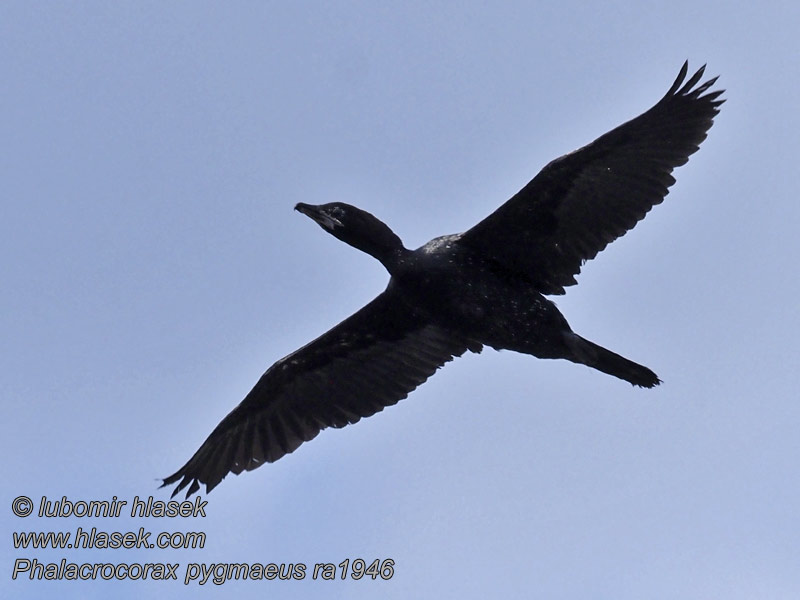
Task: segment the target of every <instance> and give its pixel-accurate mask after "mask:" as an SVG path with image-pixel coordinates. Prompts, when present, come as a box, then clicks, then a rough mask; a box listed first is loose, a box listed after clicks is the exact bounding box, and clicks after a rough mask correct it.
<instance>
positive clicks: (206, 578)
mask: <svg viewBox="0 0 800 600" xmlns="http://www.w3.org/2000/svg"><path fill="white" fill-rule="evenodd" d="M35 504H36V503H35V502H34V501H33V500H31V499H30V498H28V497H27V496H18V497H17V498H15V499H14V501H13V503H12V511H13V513H14V514H15V515H16V516H18V517H28V516H31V515H34V514H35V516H38V517H40V518H47V519H52V518H64V517H78V518H81V517H91V518H116V517H120V516H121V515H122V511H123V509H124V508H125V507H126V506H127V505H128V502H127V501H126V500H119V499H118V498H117V497H116V496H114V497H113V498H112V499H111V500H78V501H71V500H69V499H67V497H66V496H64V497H62V498H61V499H59V500H50V499H48V498H47V497H46V496H43V497H42V498H41V501H40V502H39V506H38V511H36V513H34V511H35V510H36V506H35ZM207 504H208V502H207V501H204V500H201V498H200V497H199V496H198V497H196V498H195V499H194V500H185V501H183V502H178V501H175V500H170V501H168V502H164V501H161V500H154V499H153V497H152V496H150V497H149V498H146V499H140V498H139V497H138V496H137V497H135V498H134V499H133V501H132V502H131V507H130V516H131V517H132V518H148V517H151V518H152V517H155V518H177V517H182V518H189V517H205V516H206V513H205V509H206V505H207ZM127 512H128V511H126V513H127ZM12 538H13V544H14V548H15V549H16V550H23V551H24V550H27V551H30V550H38V549H56V550H69V549H86V548H92V549H105V550H117V549H120V548H124V549H137V548H138V549H145V550H150V549H154V548H161V549H188V548H194V549H197V548H204V547H205V544H206V534H205V533H204V532H202V531H162V532H160V533H153V532H151V531H148V530H146V529H145V528H144V527H140V528H139V529H138V531H127V532H122V531H101V530H98V529H97V527H86V528H83V527H78V528H77V529H76V530H75V531H70V532H64V531H62V532H55V531H17V532H14V533H13V536H12ZM394 564H395V562H394V560H393V559H391V558H386V559H375V560H372V561H370V562H368V561H366V560H364V559H362V558H356V559H349V558H347V559H345V560H343V561H341V562H339V563H338V564H337V563H325V562H322V563H316V564H313V565H306V564H304V563H280V564H277V563H188V564H186V566H185V567H184V569H183V570H182V571H181V573H180V576H181V578H182V579H183V583H184V584H185V585H189V584H190V583H197V584H199V585H205V584H206V583H209V582H210V583H213V584H216V585H222V584H223V583H225V582H226V581H230V580H246V579H250V580H274V579H280V580H289V579H291V580H297V581H299V580H302V579H306V578H307V577H309V578H311V579H313V580H323V581H331V580H335V579H348V578H349V579H365V578H366V579H373V580H375V579H378V578H380V579H382V580H388V579H391V578H392V577H393V576H394ZM180 566H181V565H180V563H169V562H167V563H126V562H119V563H117V562H98V563H76V562H72V561H69V560H68V559H67V558H62V559H60V560H59V561H58V562H42V561H39V560H38V559H37V558H35V557H30V556H26V557H21V558H17V559H16V560H15V561H14V569H13V571H12V574H11V578H12V579H14V580H17V579H29V580H43V579H44V580H67V581H85V580H93V579H104V580H112V579H113V580H134V581H140V580H154V581H169V580H174V581H179V569H180Z"/></svg>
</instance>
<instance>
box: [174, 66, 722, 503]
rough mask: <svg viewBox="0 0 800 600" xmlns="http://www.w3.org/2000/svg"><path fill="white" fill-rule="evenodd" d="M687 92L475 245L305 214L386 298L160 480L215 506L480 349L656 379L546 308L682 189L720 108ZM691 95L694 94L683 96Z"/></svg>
mask: <svg viewBox="0 0 800 600" xmlns="http://www.w3.org/2000/svg"><path fill="white" fill-rule="evenodd" d="M704 69H705V67H703V68H701V69H700V70H698V71H697V72H696V73H695V74H694V75H693V76H692V77H691V78H689V80H688V81H685V80H686V75H687V71H688V62H687V63H684V65H683V67H682V68H681V71H680V73H679V75H678V77H677V79H676V80H675V82H674V83H673V84H672V86H671V87H670V88H669V91H668V92H667V93H666V95H665V96H664V97H663V98H662V99H661V100H660V101H659V102H658V103H657V104H656V105H655V106H653V107H652V108H651V109H650V110H648V111H647V112H645V113H643V114H641V115H639V116H638V117H636V118H635V119H633V120H631V121H628V122H627V123H625V124H623V125H620V126H619V127H617V128H616V129H613V130H612V131H610V132H608V133H606V134H605V135H603V136H601V137H599V138H598V139H596V140H595V141H594V142H592V143H590V144H588V145H587V146H584V147H583V148H580V149H579V150H576V151H574V152H571V153H570V154H567V155H565V156H562V157H561V158H557V159H556V160H554V161H552V162H551V163H549V164H548V165H547V166H545V167H544V168H543V169H542V170H541V172H540V173H539V174H538V175H537V176H536V177H535V178H534V179H533V180H532V181H530V182H529V183H528V184H527V185H526V186H525V187H523V188H522V189H521V190H520V191H519V192H518V193H517V194H516V195H514V196H513V197H512V198H511V199H510V200H509V201H508V202H506V203H505V204H503V205H502V206H500V208H498V209H497V210H496V211H494V212H493V213H492V214H491V215H489V216H488V217H486V218H485V219H484V220H483V221H481V222H480V223H478V224H477V225H475V226H474V227H472V229H470V230H468V231H466V232H465V233H460V234H455V235H446V236H442V237H438V238H435V239H433V240H431V241H430V242H428V243H427V244H425V245H424V246H422V247H420V248H418V249H416V250H408V249H407V248H405V247H404V246H403V243H402V242H401V240H400V238H399V237H398V236H397V235H396V234H395V233H394V232H393V231H392V230H391V229H390V228H389V227H388V226H387V225H386V224H384V223H383V222H381V221H380V220H378V219H377V218H376V217H374V216H373V215H371V214H370V213H368V212H366V211H363V210H361V209H358V208H356V207H355V206H351V205H349V204H345V203H343V202H333V203H330V204H322V205H318V206H317V205H310V204H303V203H300V204H298V205H297V206H296V207H295V209H296V210H298V211H299V212H301V213H302V214H304V215H306V216H308V217H310V218H311V219H312V220H314V221H316V222H317V223H318V224H319V225H320V226H321V227H322V229H324V230H325V231H326V232H327V233H330V234H331V235H333V236H334V237H336V238H338V239H340V240H341V241H343V242H345V243H347V244H349V245H351V246H353V247H355V248H358V249H359V250H361V251H363V252H366V253H367V254H369V255H371V256H373V257H375V258H376V259H378V260H379V261H380V262H381V264H383V266H384V267H386V270H387V271H388V272H389V274H390V276H391V278H390V280H389V284H388V286H387V288H386V289H385V290H384V291H383V292H382V293H381V294H379V295H378V296H377V297H376V298H375V299H374V300H372V301H371V302H370V303H369V304H367V305H366V306H364V307H363V308H362V309H361V310H359V311H358V312H356V313H355V314H353V315H352V316H350V317H349V318H347V319H345V320H344V321H342V322H341V323H339V324H338V325H337V326H335V327H334V328H333V329H331V330H330V331H328V332H327V333H325V334H323V335H322V336H320V337H319V338H317V339H316V340H314V341H312V342H310V343H309V344H306V345H305V346H303V347H302V348H300V349H299V350H297V351H295V352H293V353H292V354H289V355H288V356H286V357H285V358H282V359H280V360H279V361H278V362H276V363H275V364H274V365H272V366H271V367H270V368H269V369H268V370H267V371H266V373H264V374H263V375H262V377H261V379H259V380H258V382H257V383H256V385H255V387H253V389H252V390H251V391H250V393H249V394H247V396H246V397H245V398H244V400H242V402H241V403H240V404H239V405H238V406H237V407H236V408H234V409H233V410H232V411H231V412H230V413H229V414H228V416H226V417H225V418H224V419H223V420H222V421H221V422H220V424H219V425H217V427H216V428H215V429H214V431H212V432H211V435H209V436H208V438H207V439H206V441H205V442H203V444H202V445H201V446H200V448H199V449H198V450H197V452H195V453H194V455H193V456H192V457H191V458H190V459H189V461H188V462H187V463H186V464H185V465H184V466H183V467H181V468H180V469H179V470H178V471H176V472H175V473H174V474H172V475H170V476H169V477H167V478H165V479H164V480H163V484H162V487H164V486H167V485H171V484H174V483H177V486H176V487H175V490H174V491H173V493H172V496H173V497H174V496H175V495H176V494H177V493H178V492H180V491H181V490H183V489H184V488H186V487H187V486H188V488H189V489H188V490H187V492H186V496H187V497H188V496H189V495H191V494H193V493H195V492H197V491H198V490H199V489H200V484H205V486H206V491H207V492H210V491H211V490H212V489H213V488H214V487H216V486H217V484H219V482H220V481H222V479H223V478H224V477H225V476H226V475H227V474H228V473H231V472H232V473H235V474H237V475H238V474H239V473H241V472H242V471H251V470H253V469H255V468H257V467H260V466H261V465H262V464H264V463H268V462H274V461H276V460H278V459H279V458H281V457H282V456H284V455H286V454H288V453H290V452H293V451H294V450H296V449H297V448H298V446H300V444H302V443H303V442H307V441H309V440H311V439H313V438H314V437H316V436H317V434H318V433H319V432H320V431H322V430H323V429H325V428H327V427H337V428H339V427H344V426H345V425H349V424H352V423H356V422H357V421H359V420H360V419H362V418H364V417H369V416H371V415H373V414H375V413H377V412H379V411H381V410H383V409H384V408H385V407H387V406H391V405H393V404H396V403H397V402H398V401H399V400H402V399H403V398H405V397H406V396H407V395H408V394H409V393H410V392H411V391H413V390H414V389H415V388H416V387H417V386H419V385H421V384H422V383H423V382H425V380H427V379H428V377H430V376H431V375H433V374H434V373H435V372H436V370H437V369H438V368H439V367H441V366H442V365H444V364H445V363H447V362H448V361H450V360H452V359H453V358H455V357H458V356H461V355H462V354H464V353H465V352H466V351H467V350H470V351H471V352H480V351H481V350H482V349H483V347H484V346H489V347H491V348H494V349H496V350H502V349H505V350H514V351H516V352H522V353H525V354H531V355H533V356H536V357H538V358H564V359H567V360H569V361H572V362H574V363H579V364H583V365H587V366H589V367H592V368H594V369H597V370H598V371H602V372H603V373H607V374H609V375H613V376H614V377H618V378H619V379H622V380H624V381H627V382H629V383H631V384H633V385H635V386H640V387H644V388H652V387H654V386H656V385H658V384H659V383H660V380H659V379H658V377H657V376H656V374H655V373H653V371H651V370H650V369H648V368H647V367H644V366H642V365H639V364H637V363H635V362H633V361H630V360H628V359H627V358H623V357H622V356H620V355H618V354H615V353H614V352H611V351H609V350H606V349H605V348H602V347H601V346H598V345H597V344H595V343H593V342H590V341H588V340H585V339H584V338H582V337H581V336H579V335H578V334H576V333H574V332H573V331H572V330H571V329H570V327H569V325H568V324H567V321H566V319H565V318H564V317H563V316H562V315H561V313H560V312H559V311H558V309H557V308H556V306H555V304H554V303H553V302H551V301H550V300H548V299H547V298H545V296H548V295H553V294H563V293H564V288H565V287H567V286H570V285H574V284H575V283H577V282H576V280H575V275H577V274H578V273H579V272H580V270H581V266H582V265H583V264H584V263H585V262H586V261H588V260H590V259H592V258H594V257H595V256H596V255H597V253H598V252H600V251H601V250H603V248H605V247H606V246H607V245H608V244H610V243H611V242H613V241H614V240H615V239H617V238H618V237H620V236H622V235H624V234H625V233H626V232H627V231H628V230H630V229H632V228H633V227H634V226H635V225H636V223H638V222H639V221H640V220H641V219H643V218H644V216H645V214H647V212H648V211H649V210H650V209H651V208H652V207H653V206H654V205H656V204H659V203H660V202H661V201H662V200H663V199H664V197H665V196H666V195H667V193H668V189H669V187H670V186H671V185H672V184H673V183H674V182H675V179H674V178H673V177H672V175H671V173H672V170H673V169H674V168H675V167H678V166H680V165H683V164H684V163H686V162H687V160H688V159H689V155H691V154H692V153H694V152H695V151H697V149H698V146H699V144H700V143H701V142H702V141H703V140H704V139H705V138H706V134H707V132H708V130H709V128H710V127H711V125H712V123H713V120H714V116H715V115H716V114H717V113H718V112H719V107H720V105H721V104H722V103H723V102H724V100H722V99H720V98H719V97H720V95H721V94H722V90H719V91H709V89H710V88H711V86H712V85H713V84H714V83H715V81H716V77H715V78H713V79H710V80H708V81H706V82H705V83H702V84H700V85H698V83H699V82H700V80H701V78H702V76H703V71H704ZM684 81H685V83H684Z"/></svg>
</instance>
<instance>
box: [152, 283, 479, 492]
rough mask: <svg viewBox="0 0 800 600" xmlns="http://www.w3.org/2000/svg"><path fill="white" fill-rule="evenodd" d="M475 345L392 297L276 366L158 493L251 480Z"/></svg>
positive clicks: (370, 412) (393, 401) (405, 392)
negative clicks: (247, 475)
mask: <svg viewBox="0 0 800 600" xmlns="http://www.w3.org/2000/svg"><path fill="white" fill-rule="evenodd" d="M467 349H470V350H472V351H474V352H480V350H481V345H480V344H477V343H475V342H474V341H471V340H465V339H461V338H460V336H458V335H456V334H453V333H451V332H448V331H445V330H444V329H441V328H440V327H438V326H436V325H434V324H432V323H430V322H428V320H427V319H426V318H425V317H424V316H422V315H420V314H419V313H418V312H416V311H414V310H413V309H412V308H410V307H409V306H407V305H406V303H405V302H403V301H402V300H401V299H400V298H399V296H397V295H395V294H394V293H393V292H392V291H391V289H387V290H386V291H385V292H383V293H382V294H381V295H379V296H378V297H377V298H375V300H373V301H372V302H370V303H369V304H368V305H367V306H365V307H364V308H362V309H361V310H360V311H358V312H357V313H355V314H354V315H352V316H351V317H349V318H348V319H346V320H344V321H343V322H342V323H340V324H339V325H337V326H336V327H334V328H333V329H331V330H330V331H328V332H327V333H325V334H324V335H322V336H321V337H319V338H317V339H316V340H314V341H313V342H311V343H310V344H307V345H306V346H304V347H303V348H301V349H300V350H298V351H296V352H294V353H292V354H290V355H289V356H287V357H285V358H283V359H281V360H279V361H278V362H276V363H275V364H274V365H273V366H272V367H270V368H269V369H268V370H267V372H266V373H264V375H263V376H262V377H261V379H260V380H259V381H258V383H256V385H255V387H254V388H253V389H252V391H251V392H250V393H249V394H248V395H247V396H246V397H245V399H244V400H242V402H241V403H240V404H239V405H238V406H237V407H236V408H235V409H233V411H231V413H230V414H228V416H226V417H225V418H224V419H223V420H222V422H220V424H219V425H218V426H217V427H216V429H214V431H213V432H212V433H211V435H209V436H208V438H207V439H206V441H205V442H204V443H203V444H202V445H201V446H200V448H199V449H198V450H197V452H195V454H194V456H192V457H191V458H190V459H189V461H188V462H187V463H186V464H185V465H184V466H183V467H181V469H179V470H178V471H177V472H175V473H174V474H173V475H170V476H169V477H167V478H165V479H164V483H163V485H162V487H163V486H166V485H171V484H174V483H177V486H176V488H175V490H174V491H173V493H172V496H173V497H174V496H175V495H176V494H178V492H180V491H181V490H183V489H184V488H186V487H187V486H189V491H188V492H187V496H189V495H190V494H193V493H194V492H196V491H197V490H198V489H199V488H200V484H205V486H206V490H207V491H211V490H212V489H213V488H214V487H215V486H216V485H217V484H219V482H220V481H222V479H223V478H224V477H225V476H226V475H227V474H228V473H235V474H237V475H238V474H239V473H241V472H242V471H244V470H247V471H251V470H253V469H255V468H257V467H259V466H261V465H262V464H264V463H265V462H274V461H276V460H278V459H279V458H281V457H282V456H284V455H286V454H289V453H291V452H293V451H294V450H296V449H297V448H298V447H299V446H300V445H301V444H302V443H303V442H307V441H309V440H311V439H313V438H314V437H316V436H317V434H319V432H320V431H322V430H323V429H325V428H328V427H337V428H338V427H344V426H346V425H349V424H352V423H356V422H357V421H359V420H360V419H362V418H364V417H369V416H371V415H373V414H375V413H377V412H379V411H381V410H383V409H384V408H385V407H387V406H390V405H393V404H396V403H397V402H398V401H400V400H401V399H403V398H405V397H406V396H407V395H408V394H409V393H410V392H411V391H412V390H414V389H415V388H416V387H417V386H419V385H420V384H422V383H423V382H424V381H425V380H426V379H428V377H430V376H431V375H433V373H435V372H436V370H437V369H438V368H439V367H441V366H442V365H443V364H444V363H446V362H448V361H449V360H452V358H453V357H456V356H460V355H461V354H463V353H464V352H465V351H466V350H467Z"/></svg>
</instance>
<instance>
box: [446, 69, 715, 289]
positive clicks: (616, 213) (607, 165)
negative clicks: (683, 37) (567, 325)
mask: <svg viewBox="0 0 800 600" xmlns="http://www.w3.org/2000/svg"><path fill="white" fill-rule="evenodd" d="M704 70H705V67H702V68H701V69H699V70H698V71H697V72H696V73H695V74H694V75H692V76H691V78H689V80H688V81H686V82H685V83H684V80H685V79H686V74H687V72H688V63H684V65H683V67H682V68H681V71H680V73H679V75H678V77H677V78H676V79H675V82H674V83H673V84H672V86H671V87H670V89H669V91H668V92H667V93H666V95H665V96H664V97H663V98H662V99H661V100H660V101H659V102H658V103H657V104H656V105H655V106H653V107H652V108H651V109H650V110H648V111H647V112H645V113H643V114H642V115H639V116H638V117H636V118H635V119H633V120H631V121H628V122H627V123H625V124H623V125H620V126H619V127H617V128H616V129H613V130H612V131H610V132H608V133H606V134H605V135H603V136H601V137H599V138H598V139H597V140H595V141H594V142H592V143H591V144H589V145H587V146H584V147H583V148H580V149H579V150H576V151H574V152H571V153H570V154H567V155H565V156H562V157H561V158H558V159H556V160H554V161H552V162H551V163H549V164H548V165H547V166H546V167H545V168H544V169H542V171H541V172H540V173H539V174H538V175H537V176H536V177H535V178H534V179H533V180H532V181H531V182H530V183H528V185H526V186H525V187H524V188H522V190H520V191H519V192H518V193H517V194H516V195H515V196H514V197H512V198H511V199H510V200H509V201H508V202H506V203H505V204H503V205H502V206H501V207H500V208H498V209H497V210H496V211H495V212H494V213H492V214H491V215H489V216H488V217H487V218H486V219H484V220H483V221H481V222H480V223H478V224H477V225H475V226H474V227H473V228H472V229H470V230H469V231H467V232H466V233H464V234H463V235H462V236H461V237H460V239H459V243H461V244H465V245H467V246H469V247H471V248H472V249H473V250H477V251H479V252H480V253H482V254H483V255H485V256H487V257H489V258H491V259H493V260H494V261H495V262H497V263H500V264H501V265H502V266H503V267H504V268H506V269H508V270H511V271H513V272H516V273H520V274H522V275H524V276H526V277H528V278H529V279H530V280H531V281H532V282H533V284H534V285H535V286H536V289H537V290H539V291H540V292H541V293H543V294H563V293H564V287H565V286H570V285H573V284H575V283H576V280H575V275H577V274H578V273H580V270H581V266H582V265H583V264H584V263H585V262H586V261H588V260H591V259H592V258H594V257H595V256H597V254H598V253H599V252H600V251H602V250H603V249H604V248H605V247H606V246H607V245H608V244H610V243H611V242H613V241H614V240H615V239H617V238H618V237H620V236H622V235H624V234H625V233H626V232H627V231H629V230H631V229H632V228H633V227H634V226H635V225H636V223H638V222H639V221H640V220H642V219H643V218H644V216H645V215H646V214H647V213H648V211H650V209H651V208H652V207H653V206H655V205H656V204H659V203H661V202H662V201H663V199H664V197H665V196H666V195H667V193H668V191H669V187H670V186H671V185H672V184H673V183H675V178H674V177H673V176H672V175H671V173H672V170H673V169H674V168H676V167H678V166H681V165H683V164H685V163H686V162H687V161H688V160H689V156H690V155H691V154H692V153H694V152H696V151H697V149H698V147H699V145H700V143H701V142H702V141H703V140H704V139H705V138H706V135H707V132H708V130H709V128H710V127H711V125H712V124H713V120H714V116H715V115H716V114H717V113H718V112H719V107H720V105H721V104H722V103H723V102H724V100H719V96H720V95H721V94H722V91H714V92H709V93H706V92H708V90H709V88H710V87H711V86H712V85H714V83H715V82H716V80H717V78H716V77H715V78H713V79H709V80H708V81H706V82H705V83H703V84H701V85H699V86H697V83H698V82H699V81H700V79H701V78H702V76H703V73H704ZM695 86H697V87H695Z"/></svg>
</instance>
